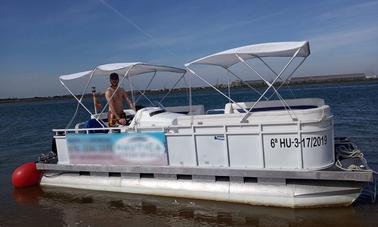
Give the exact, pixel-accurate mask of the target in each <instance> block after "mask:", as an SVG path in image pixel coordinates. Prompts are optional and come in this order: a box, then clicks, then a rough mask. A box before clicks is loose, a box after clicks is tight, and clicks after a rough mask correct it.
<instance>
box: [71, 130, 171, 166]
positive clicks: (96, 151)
mask: <svg viewBox="0 0 378 227" xmlns="http://www.w3.org/2000/svg"><path fill="white" fill-rule="evenodd" d="M66 139H67V149H68V154H69V160H70V163H71V164H107V165H168V155H167V147H166V139H165V135H164V133H163V132H148V133H117V134H115V133H111V134H103V133H93V134H67V135H66Z"/></svg>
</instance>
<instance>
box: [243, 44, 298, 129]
mask: <svg viewBox="0 0 378 227" xmlns="http://www.w3.org/2000/svg"><path fill="white" fill-rule="evenodd" d="M301 49H302V48H298V50H297V51H296V52H295V53H294V55H293V56H292V57H291V58H290V60H289V62H288V63H287V64H286V65H285V66H284V67H283V68H282V70H281V72H280V73H279V74H278V75H277V77H276V78H275V79H274V80H273V81H272V83H269V82H267V81H266V80H264V79H263V80H264V81H266V82H267V84H268V88H267V89H266V90H265V91H264V93H263V94H262V95H261V96H260V97H259V98H258V99H257V101H256V102H255V103H254V104H253V105H252V107H251V108H250V109H249V110H248V112H247V113H246V114H245V115H244V117H243V119H242V120H241V121H240V122H241V123H246V122H247V118H248V117H249V116H251V114H252V112H251V110H253V108H254V107H255V106H256V105H257V103H258V102H260V100H261V99H262V97H263V96H264V95H265V94H266V93H267V92H268V91H269V90H270V88H271V87H273V85H274V83H275V82H276V81H277V80H278V79H279V78H280V77H281V75H282V74H283V72H284V71H285V70H286V68H287V67H288V66H289V65H290V63H291V62H292V61H293V60H294V58H295V57H296V56H297V55H298V53H299V51H300V50H301ZM236 56H237V57H238V58H239V59H240V60H241V61H242V62H245V61H244V59H242V58H240V57H239V56H238V55H237V54H236ZM246 65H247V66H248V67H249V65H248V64H246ZM249 68H251V67H249ZM251 69H252V68H251ZM252 70H253V71H255V70H254V69H252ZM260 77H261V76H260ZM289 114H290V112H289ZM290 116H291V115H290ZM292 119H293V118H292ZM293 120H294V119H293Z"/></svg>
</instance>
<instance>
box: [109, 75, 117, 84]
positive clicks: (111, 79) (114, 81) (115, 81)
mask: <svg viewBox="0 0 378 227" xmlns="http://www.w3.org/2000/svg"><path fill="white" fill-rule="evenodd" d="M109 79H110V83H111V84H112V85H113V86H117V85H118V81H119V77H118V74H117V73H111V74H110V76H109Z"/></svg>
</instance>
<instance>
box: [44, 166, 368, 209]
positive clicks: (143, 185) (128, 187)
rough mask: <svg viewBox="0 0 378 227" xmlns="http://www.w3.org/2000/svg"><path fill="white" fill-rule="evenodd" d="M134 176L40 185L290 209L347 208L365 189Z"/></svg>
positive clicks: (49, 177) (62, 179)
mask: <svg viewBox="0 0 378 227" xmlns="http://www.w3.org/2000/svg"><path fill="white" fill-rule="evenodd" d="M132 176H133V175H129V176H109V174H103V173H97V174H92V175H80V173H59V174H56V173H48V172H47V173H45V176H44V177H43V178H42V180H41V185H43V186H57V187H68V188H77V189H87V190H98V191H111V192H123V193H134V194H148V195H157V196H169V197H182V198H193V199H204V200H215V201H225V202H234V203H243V204H251V205H264V206H278V207H290V208H311V207H329V206H348V205H350V204H352V203H353V201H354V200H356V199H357V197H358V196H359V194H360V192H361V188H362V186H363V182H356V181H325V180H288V179H279V178H261V179H258V180H256V181H252V182H243V181H242V180H240V179H243V178H238V177H232V178H231V179H230V180H229V181H222V179H220V180H219V181H217V180H216V178H215V180H214V178H211V177H208V178H207V179H206V177H202V179H200V178H199V179H177V178H176V177H175V178H173V177H167V176H165V177H155V178H148V177H147V178H140V177H132Z"/></svg>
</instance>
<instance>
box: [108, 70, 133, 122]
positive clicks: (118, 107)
mask: <svg viewBox="0 0 378 227" xmlns="http://www.w3.org/2000/svg"><path fill="white" fill-rule="evenodd" d="M109 79H110V84H111V86H110V87H108V88H107V89H106V92H105V98H106V100H107V101H108V103H109V112H108V120H109V126H114V125H115V124H116V123H118V124H120V125H125V124H126V115H125V113H124V112H123V101H124V99H126V101H127V103H128V104H129V107H130V108H131V109H134V110H135V107H134V105H133V103H132V102H131V101H130V99H129V97H128V96H127V93H126V91H125V90H124V89H123V88H121V87H120V88H118V89H117V87H118V82H119V77H118V74H117V73H112V74H110V78H109ZM116 89H117V91H116V93H115V95H114V96H113V98H111V97H112V95H113V93H114V91H115V90H116Z"/></svg>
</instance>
